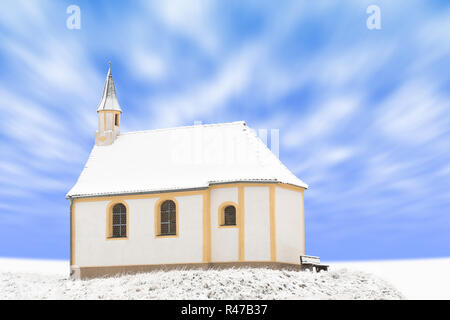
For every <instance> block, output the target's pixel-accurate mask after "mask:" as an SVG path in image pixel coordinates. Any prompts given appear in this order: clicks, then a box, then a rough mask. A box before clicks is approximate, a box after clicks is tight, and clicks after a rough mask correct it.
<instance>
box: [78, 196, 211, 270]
mask: <svg viewBox="0 0 450 320" xmlns="http://www.w3.org/2000/svg"><path fill="white" fill-rule="evenodd" d="M174 198H175V199H176V201H177V202H178V210H179V213H178V218H179V221H178V223H179V230H178V231H179V234H178V236H177V237H173V238H172V237H170V238H158V237H155V225H154V221H155V220H154V207H155V202H156V201H158V200H159V198H150V199H129V200H125V202H126V203H127V204H128V207H129V214H128V217H129V221H128V223H129V234H128V239H120V240H118V239H117V240H107V239H106V210H107V206H108V204H109V203H110V202H109V201H95V202H75V204H74V207H75V265H78V266H80V267H84V266H120V265H141V264H166V263H200V262H202V259H203V256H202V254H203V251H202V248H203V232H202V230H203V229H202V227H203V198H202V195H190V196H178V197H174Z"/></svg>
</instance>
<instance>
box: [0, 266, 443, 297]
mask: <svg viewBox="0 0 450 320" xmlns="http://www.w3.org/2000/svg"><path fill="white" fill-rule="evenodd" d="M449 271H450V259H449V258H447V259H423V260H398V261H365V262H334V263H333V262H332V263H330V271H329V272H325V273H323V272H321V273H318V274H317V273H311V272H296V271H286V270H269V269H255V268H241V269H226V270H207V271H202V270H176V271H167V272H162V271H159V272H151V273H146V274H138V275H132V276H120V277H114V278H106V279H92V280H85V281H73V280H70V279H68V272H69V263H68V262H67V261H50V260H25V259H0V299H208V298H209V299H227V298H228V299H398V298H401V297H402V296H403V297H405V298H407V299H450V289H449V288H450V275H449V273H447V272H449ZM384 280H386V281H387V282H385V281H384ZM390 284H392V286H391V285H390ZM394 287H395V288H397V289H398V290H399V291H397V290H396V289H395V288H394ZM400 292H401V293H400Z"/></svg>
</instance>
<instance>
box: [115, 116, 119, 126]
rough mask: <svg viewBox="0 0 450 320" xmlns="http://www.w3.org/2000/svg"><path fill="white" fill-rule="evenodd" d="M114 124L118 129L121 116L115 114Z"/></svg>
mask: <svg viewBox="0 0 450 320" xmlns="http://www.w3.org/2000/svg"><path fill="white" fill-rule="evenodd" d="M114 124H115V125H116V126H117V127H118V126H119V115H118V114H115V115H114Z"/></svg>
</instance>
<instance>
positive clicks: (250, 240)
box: [244, 186, 270, 261]
mask: <svg viewBox="0 0 450 320" xmlns="http://www.w3.org/2000/svg"><path fill="white" fill-rule="evenodd" d="M269 192H270V191H269V187H267V186H255V187H244V207H245V215H244V229H245V232H244V239H245V240H244V248H245V249H244V252H245V261H270V196H269Z"/></svg>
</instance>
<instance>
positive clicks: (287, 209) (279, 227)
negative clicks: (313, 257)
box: [275, 187, 304, 263]
mask: <svg viewBox="0 0 450 320" xmlns="http://www.w3.org/2000/svg"><path fill="white" fill-rule="evenodd" d="M275 219H276V228H275V230H276V239H277V241H276V242H277V244H276V248H277V261H279V262H288V263H299V255H300V254H303V228H304V225H303V201H302V193H301V192H300V191H293V190H288V189H284V188H280V187H276V189H275Z"/></svg>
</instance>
